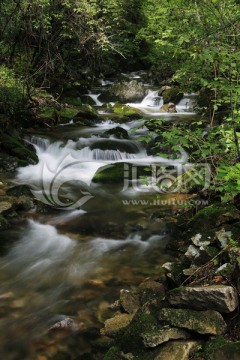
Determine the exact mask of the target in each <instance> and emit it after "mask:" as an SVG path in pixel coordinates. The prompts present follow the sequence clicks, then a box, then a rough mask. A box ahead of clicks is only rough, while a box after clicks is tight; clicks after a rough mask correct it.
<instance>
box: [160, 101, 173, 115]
mask: <svg viewBox="0 0 240 360" xmlns="http://www.w3.org/2000/svg"><path fill="white" fill-rule="evenodd" d="M159 111H160V112H163V113H164V112H168V113H176V112H177V110H176V105H175V104H174V103H168V104H163V105H162V106H161V107H160V110H159Z"/></svg>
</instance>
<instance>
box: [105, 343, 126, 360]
mask: <svg viewBox="0 0 240 360" xmlns="http://www.w3.org/2000/svg"><path fill="white" fill-rule="evenodd" d="M103 360H124V357H123V356H122V355H121V352H120V350H119V349H118V348H117V347H116V346H113V347H111V348H110V349H109V350H108V352H107V354H106V355H105V356H104V358H103Z"/></svg>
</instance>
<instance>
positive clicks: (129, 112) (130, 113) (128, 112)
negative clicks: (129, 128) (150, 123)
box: [113, 103, 141, 118]
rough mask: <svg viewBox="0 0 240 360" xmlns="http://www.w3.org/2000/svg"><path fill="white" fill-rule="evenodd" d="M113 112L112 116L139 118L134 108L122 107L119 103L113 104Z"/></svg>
mask: <svg viewBox="0 0 240 360" xmlns="http://www.w3.org/2000/svg"><path fill="white" fill-rule="evenodd" d="M113 112H114V114H117V115H121V116H127V117H133V118H139V117H141V116H139V114H138V110H137V109H136V108H134V107H131V106H129V105H124V104H121V103H115V104H114V106H113Z"/></svg>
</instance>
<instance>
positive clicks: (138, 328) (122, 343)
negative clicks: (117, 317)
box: [116, 312, 158, 355]
mask: <svg viewBox="0 0 240 360" xmlns="http://www.w3.org/2000/svg"><path fill="white" fill-rule="evenodd" d="M157 328H158V321H157V319H156V318H155V317H154V316H153V315H151V314H146V313H143V312H138V313H137V314H136V315H135V317H134V318H133V320H132V322H131V323H130V324H129V325H128V326H127V327H126V328H125V329H124V330H123V332H122V335H118V336H117V338H116V341H117V344H118V346H119V347H120V349H121V350H123V352H125V353H128V352H133V353H134V354H136V355H143V354H145V353H146V350H145V347H144V345H143V342H142V337H141V334H142V333H143V332H145V331H152V330H154V329H157Z"/></svg>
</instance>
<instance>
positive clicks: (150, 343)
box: [141, 327, 191, 348]
mask: <svg viewBox="0 0 240 360" xmlns="http://www.w3.org/2000/svg"><path fill="white" fill-rule="evenodd" d="M141 337H142V339H143V344H144V345H145V346H146V347H148V348H154V347H156V346H158V345H161V344H163V343H165V342H168V341H169V340H178V339H188V338H190V337H191V334H189V333H188V332H187V331H186V330H182V329H178V328H172V327H163V328H161V329H158V330H152V331H148V332H145V333H143V334H141Z"/></svg>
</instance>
